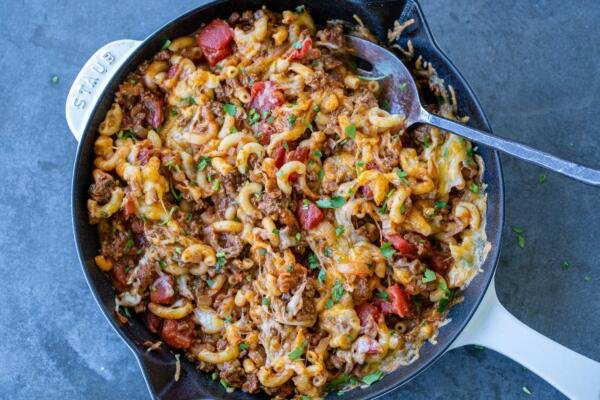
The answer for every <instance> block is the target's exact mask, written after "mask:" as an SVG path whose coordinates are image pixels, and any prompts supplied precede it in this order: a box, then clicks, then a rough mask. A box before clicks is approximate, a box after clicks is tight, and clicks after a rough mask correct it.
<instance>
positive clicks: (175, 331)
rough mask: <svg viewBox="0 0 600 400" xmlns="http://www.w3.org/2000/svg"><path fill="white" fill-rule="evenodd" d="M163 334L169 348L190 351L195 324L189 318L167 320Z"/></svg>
mask: <svg viewBox="0 0 600 400" xmlns="http://www.w3.org/2000/svg"><path fill="white" fill-rule="evenodd" d="M161 333H162V335H161V336H162V338H163V340H164V341H165V343H167V344H168V345H169V346H172V347H175V348H176V349H188V348H189V347H190V346H191V345H192V341H193V340H194V323H193V322H192V321H191V320H189V319H187V318H185V319H180V320H174V319H166V320H165V322H164V324H163V327H162V332H161Z"/></svg>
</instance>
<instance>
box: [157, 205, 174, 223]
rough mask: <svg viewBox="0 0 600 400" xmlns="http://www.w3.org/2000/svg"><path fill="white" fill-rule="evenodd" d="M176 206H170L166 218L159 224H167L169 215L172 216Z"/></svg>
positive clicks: (169, 218)
mask: <svg viewBox="0 0 600 400" xmlns="http://www.w3.org/2000/svg"><path fill="white" fill-rule="evenodd" d="M176 208H177V207H175V206H173V207H171V210H170V211H169V215H167V219H165V220H164V221H163V222H161V223H160V224H159V225H167V224H168V223H169V221H170V220H171V217H172V216H173V213H174V212H175V209H176Z"/></svg>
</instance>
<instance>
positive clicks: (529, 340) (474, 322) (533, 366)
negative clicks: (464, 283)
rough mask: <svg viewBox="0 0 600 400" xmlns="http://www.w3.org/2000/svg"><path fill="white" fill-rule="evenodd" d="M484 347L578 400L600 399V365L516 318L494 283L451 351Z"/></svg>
mask: <svg viewBox="0 0 600 400" xmlns="http://www.w3.org/2000/svg"><path fill="white" fill-rule="evenodd" d="M468 344H475V345H480V346H485V347H487V348H489V349H492V350H495V351H497V352H499V353H501V354H504V355H505V356H507V357H510V358H512V359H513V360H515V361H516V362H518V363H519V364H521V365H523V366H525V367H527V368H528V369H529V370H531V371H533V372H534V373H536V374H537V375H539V376H540V377H541V378H542V379H544V380H546V381H547V382H548V383H550V384H551V385H552V386H554V387H555V388H557V389H558V390H560V391H561V392H562V393H563V394H564V395H565V396H567V397H568V398H570V399H575V400H579V399H581V400H588V399H590V400H599V399H600V363H598V362H596V361H594V360H591V359H589V358H587V357H584V356H582V355H581V354H579V353H576V352H574V351H572V350H569V349H567V348H566V347H564V346H563V345H561V344H558V343H556V342H555V341H553V340H550V339H548V338H547V337H546V336H544V335H542V334H540V333H538V332H536V331H534V330H533V329H531V328H530V327H528V326H527V325H525V324H523V323H522V322H521V321H519V320H518V319H516V318H515V317H514V316H513V315H512V314H511V313H509V312H508V311H507V310H506V308H504V307H503V306H502V304H500V302H499V301H498V296H497V295H496V288H495V284H494V281H493V280H492V283H491V284H490V287H489V288H488V290H487V292H486V294H485V296H484V299H483V301H482V302H481V304H480V305H479V307H478V308H477V311H476V312H475V315H474V316H473V318H472V319H471V321H470V322H469V324H468V325H467V326H466V327H465V329H464V331H463V332H462V333H461V334H460V335H459V337H458V338H457V339H456V340H455V341H454V343H453V344H452V346H451V348H457V347H461V346H464V345H468Z"/></svg>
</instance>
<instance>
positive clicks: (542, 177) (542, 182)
mask: <svg viewBox="0 0 600 400" xmlns="http://www.w3.org/2000/svg"><path fill="white" fill-rule="evenodd" d="M547 181H548V177H547V176H546V175H544V174H542V175H540V177H539V178H538V182H539V183H541V184H544V183H546V182H547Z"/></svg>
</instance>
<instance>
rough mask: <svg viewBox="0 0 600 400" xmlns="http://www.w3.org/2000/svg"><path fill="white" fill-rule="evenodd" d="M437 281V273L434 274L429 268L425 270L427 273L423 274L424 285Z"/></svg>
mask: <svg viewBox="0 0 600 400" xmlns="http://www.w3.org/2000/svg"><path fill="white" fill-rule="evenodd" d="M436 279H437V277H436V276H435V272H433V271H432V270H430V269H429V268H427V269H425V272H424V273H423V283H429V282H433V281H435V280H436Z"/></svg>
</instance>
